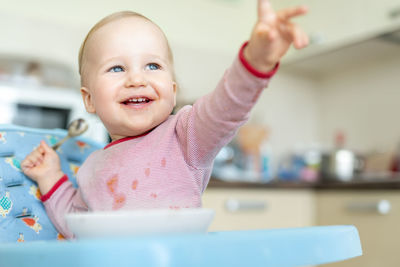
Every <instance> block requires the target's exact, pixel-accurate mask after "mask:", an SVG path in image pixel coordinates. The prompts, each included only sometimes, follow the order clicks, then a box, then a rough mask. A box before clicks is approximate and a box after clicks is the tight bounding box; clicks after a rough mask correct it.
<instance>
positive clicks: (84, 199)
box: [21, 0, 308, 238]
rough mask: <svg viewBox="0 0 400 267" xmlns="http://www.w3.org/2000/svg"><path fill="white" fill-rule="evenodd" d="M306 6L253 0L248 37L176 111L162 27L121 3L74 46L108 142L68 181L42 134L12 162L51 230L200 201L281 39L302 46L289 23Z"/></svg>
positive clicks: (86, 95) (273, 66)
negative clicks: (279, 6) (74, 219)
mask: <svg viewBox="0 0 400 267" xmlns="http://www.w3.org/2000/svg"><path fill="white" fill-rule="evenodd" d="M305 13H306V9H305V8H304V7H297V8H290V9H284V10H281V11H279V12H275V11H274V10H273V9H272V8H271V6H270V3H269V2H268V1H267V0H259V1H258V21H257V23H256V25H255V27H254V29H253V32H252V34H251V37H250V40H249V42H246V43H244V45H243V46H242V48H241V49H240V52H239V56H238V57H237V58H236V59H235V60H234V62H233V64H232V66H231V67H230V68H229V69H228V70H227V71H226V73H225V75H224V77H223V78H222V80H221V81H220V82H219V84H218V85H217V87H216V89H215V90H214V91H213V92H212V93H210V94H208V95H206V96H204V97H202V98H200V99H198V100H197V101H196V102H195V103H194V105H193V106H185V107H183V108H182V109H181V110H179V112H178V113H177V114H176V115H170V114H171V112H172V109H173V108H174V106H175V104H176V92H177V84H176V80H175V74H174V69H173V57H172V53H171V49H170V47H169V44H168V41H167V39H166V37H165V35H164V34H163V32H162V31H161V29H160V28H159V27H158V26H157V25H155V24H154V23H153V22H152V21H150V20H149V19H148V18H146V17H144V16H142V15H140V14H137V13H134V12H129V11H125V12H118V13H114V14H112V15H110V16H108V17H106V18H104V19H103V20H101V21H100V22H98V23H97V24H96V25H95V26H94V27H93V28H92V29H91V30H90V32H89V33H88V35H87V37H86V39H85V40H84V42H83V44H82V47H81V50H80V54H79V72H80V74H81V84H82V87H81V93H82V98H83V102H84V104H85V107H86V110H87V111H88V112H89V113H95V114H97V115H98V116H99V118H100V119H101V121H102V122H103V124H104V125H105V127H106V128H107V130H108V132H109V135H110V137H111V139H112V142H111V143H110V144H108V145H107V146H106V147H104V149H101V150H98V151H96V152H94V153H93V154H91V155H90V156H89V157H88V158H87V160H86V161H85V163H84V164H83V165H82V166H81V168H80V169H79V171H78V174H77V182H78V185H79V187H78V188H77V189H76V188H74V187H73V185H72V183H71V182H69V180H68V177H66V175H65V174H64V173H63V172H62V170H61V167H60V161H59V158H58V156H57V154H56V152H55V151H54V150H53V149H52V148H50V147H49V146H48V145H47V144H46V143H45V142H44V141H42V142H41V143H40V145H39V147H38V148H37V149H35V150H34V151H33V152H32V153H30V154H29V155H28V156H27V157H26V158H25V160H24V161H23V162H22V163H21V168H22V170H23V172H24V173H25V174H26V175H27V176H28V177H30V178H31V179H32V180H34V181H36V182H37V183H38V186H39V189H40V191H41V193H42V201H43V203H44V206H45V208H46V211H47V213H48V215H49V217H50V219H51V220H52V222H53V223H54V225H55V226H56V228H57V229H58V230H59V231H60V232H61V233H62V234H63V235H64V236H65V237H67V238H71V237H73V235H72V233H71V232H70V231H69V230H68V228H67V226H66V223H65V221H64V215H65V214H66V213H69V212H83V211H102V210H120V209H148V208H167V209H168V208H169V209H180V208H194V207H200V206H201V195H202V192H203V191H204V190H205V188H206V186H207V183H208V181H209V178H210V174H211V170H212V166H213V160H214V158H215V156H216V154H217V153H218V151H219V150H220V149H221V148H222V147H223V146H224V145H226V144H227V143H228V142H230V141H231V139H232V138H233V137H234V135H235V133H236V131H237V129H238V128H239V127H240V126H241V125H242V124H243V123H245V122H246V120H247V119H248V117H249V112H250V110H251V108H252V107H253V106H254V104H255V103H256V101H257V99H258V97H259V95H260V94H261V92H262V91H263V88H265V87H266V86H267V85H268V82H269V79H270V78H271V77H272V76H273V75H274V73H275V72H276V70H277V68H278V65H279V64H278V62H279V60H280V59H281V57H282V56H283V55H284V54H285V53H286V51H287V50H288V48H289V46H290V45H291V44H292V43H293V44H294V46H295V47H296V48H302V47H305V46H306V45H307V44H308V39H307V36H306V34H305V33H304V32H303V31H302V30H301V29H300V28H298V27H297V26H296V25H295V24H293V23H292V22H291V18H292V17H295V16H298V15H302V14H305Z"/></svg>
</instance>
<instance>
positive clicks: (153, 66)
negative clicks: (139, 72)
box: [146, 63, 161, 70]
mask: <svg viewBox="0 0 400 267" xmlns="http://www.w3.org/2000/svg"><path fill="white" fill-rule="evenodd" d="M146 68H147V69H149V70H158V69H161V66H160V65H158V64H157V63H149V64H147V65H146Z"/></svg>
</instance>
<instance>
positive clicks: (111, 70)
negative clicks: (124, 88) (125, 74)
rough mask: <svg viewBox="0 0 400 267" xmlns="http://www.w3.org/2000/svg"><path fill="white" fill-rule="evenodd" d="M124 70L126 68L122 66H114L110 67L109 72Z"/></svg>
mask: <svg viewBox="0 0 400 267" xmlns="http://www.w3.org/2000/svg"><path fill="white" fill-rule="evenodd" d="M122 71H124V68H122V67H121V66H114V67H112V68H110V69H109V72H122Z"/></svg>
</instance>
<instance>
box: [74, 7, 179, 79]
mask: <svg viewBox="0 0 400 267" xmlns="http://www.w3.org/2000/svg"><path fill="white" fill-rule="evenodd" d="M127 17H139V18H142V19H145V20H147V21H150V22H151V23H153V24H154V25H155V26H157V27H158V28H159V29H160V31H161V32H162V33H163V35H164V38H165V41H166V42H167V47H168V59H169V61H170V63H171V65H172V66H173V64H174V59H173V55H172V50H171V47H170V45H169V43H168V39H167V37H166V36H165V34H164V32H163V31H162V30H161V28H160V27H159V26H158V25H157V24H155V23H154V22H153V21H152V20H150V19H149V18H147V17H146V16H143V15H142V14H140V13H137V12H133V11H119V12H115V13H112V14H111V15H108V16H106V17H104V18H103V19H101V20H100V21H99V22H97V23H96V24H95V25H94V26H93V27H92V28H91V29H90V31H89V32H88V34H87V35H86V37H85V39H84V40H83V43H82V45H81V47H80V49H79V56H78V64H79V75H80V76H81V84H82V83H83V79H82V72H83V65H84V58H85V54H86V53H85V48H86V44H87V42H88V40H89V38H90V37H91V36H92V35H93V34H94V33H95V32H96V31H97V30H98V29H100V28H101V27H103V26H104V25H106V24H108V23H110V22H113V21H116V20H119V19H122V18H127ZM172 77H173V79H174V81H176V78H175V72H174V70H173V68H172Z"/></svg>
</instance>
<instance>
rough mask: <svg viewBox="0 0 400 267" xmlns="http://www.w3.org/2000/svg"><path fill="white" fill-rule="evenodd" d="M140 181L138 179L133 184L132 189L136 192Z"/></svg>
mask: <svg viewBox="0 0 400 267" xmlns="http://www.w3.org/2000/svg"><path fill="white" fill-rule="evenodd" d="M138 183H139V181H138V180H137V179H135V180H133V182H132V189H133V190H136V188H137V186H138Z"/></svg>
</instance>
